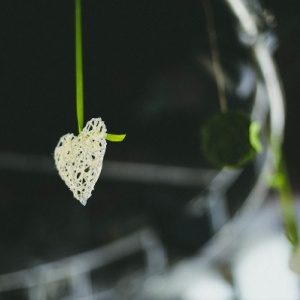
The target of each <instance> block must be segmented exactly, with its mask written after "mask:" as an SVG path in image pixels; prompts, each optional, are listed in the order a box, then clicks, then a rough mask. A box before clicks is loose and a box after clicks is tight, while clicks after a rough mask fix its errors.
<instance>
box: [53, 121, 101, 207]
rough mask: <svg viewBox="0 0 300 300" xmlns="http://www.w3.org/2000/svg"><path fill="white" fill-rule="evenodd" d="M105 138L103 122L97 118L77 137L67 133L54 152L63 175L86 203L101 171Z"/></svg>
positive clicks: (84, 203) (88, 123)
mask: <svg viewBox="0 0 300 300" xmlns="http://www.w3.org/2000/svg"><path fill="white" fill-rule="evenodd" d="M105 137H106V126H105V124H104V122H103V121H102V120H101V118H94V119H91V120H90V121H89V122H87V124H86V126H85V127H84V129H83V130H82V132H81V133H80V134H79V135H78V136H74V135H73V134H72V133H68V134H66V135H64V136H63V137H61V138H60V140H59V142H58V144H57V146H56V148H55V151H54V159H55V165H56V168H57V170H58V173H59V175H60V177H61V178H62V179H63V181H64V182H65V183H66V185H67V186H68V187H69V188H70V190H71V191H72V192H73V195H74V197H75V198H76V199H77V200H79V201H80V202H81V204H83V205H86V202H87V200H88V199H89V198H90V197H91V195H92V191H93V189H94V187H95V184H96V182H97V180H98V178H99V176H100V173H101V170H102V162H103V157H104V154H105V150H106V140H105Z"/></svg>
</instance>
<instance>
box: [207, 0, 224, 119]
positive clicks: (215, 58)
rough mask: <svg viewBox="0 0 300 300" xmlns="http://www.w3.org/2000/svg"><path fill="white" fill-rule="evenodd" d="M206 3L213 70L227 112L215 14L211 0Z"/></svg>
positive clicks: (222, 103) (221, 107) (221, 104)
mask: <svg viewBox="0 0 300 300" xmlns="http://www.w3.org/2000/svg"><path fill="white" fill-rule="evenodd" d="M203 4H204V12H205V17H206V24H207V30H208V38H209V43H210V49H211V57H212V64H213V70H214V74H215V78H216V83H217V88H218V94H219V101H220V109H221V111H222V112H224V113H225V112H227V110H228V108H227V99H226V95H225V81H224V74H223V70H222V66H221V62H220V55H219V51H218V41H217V32H216V28H215V22H214V15H213V10H212V6H211V3H210V0H203Z"/></svg>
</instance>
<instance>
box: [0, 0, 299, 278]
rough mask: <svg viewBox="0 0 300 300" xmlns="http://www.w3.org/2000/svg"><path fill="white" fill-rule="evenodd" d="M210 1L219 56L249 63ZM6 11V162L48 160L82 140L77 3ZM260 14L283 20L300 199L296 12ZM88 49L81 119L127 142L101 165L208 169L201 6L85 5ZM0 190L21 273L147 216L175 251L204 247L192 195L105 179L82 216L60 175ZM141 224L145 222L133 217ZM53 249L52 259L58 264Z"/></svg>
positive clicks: (10, 181) (113, 0) (2, 20)
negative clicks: (101, 124) (183, 215)
mask: <svg viewBox="0 0 300 300" xmlns="http://www.w3.org/2000/svg"><path fill="white" fill-rule="evenodd" d="M212 2H213V3H214V7H215V8H216V10H215V15H216V24H217V28H218V30H219V31H218V37H219V40H220V41H221V43H220V44H221V46H220V50H221V53H223V55H224V57H228V58H229V59H228V61H226V59H225V58H223V60H224V65H226V63H227V64H229V65H230V62H231V61H234V60H235V57H241V60H244V59H245V57H247V54H245V53H244V52H243V51H240V49H239V47H238V46H237V45H236V41H235V39H234V37H233V32H232V28H233V27H234V23H233V19H232V18H230V17H228V9H227V8H226V7H225V6H224V5H223V3H222V2H220V1H212ZM1 4H2V5H1V10H0V103H1V118H0V128H1V129H0V130H1V140H0V152H6V153H7V152H11V153H21V154H33V155H46V156H47V157H51V156H52V153H53V151H54V148H55V146H56V144H57V142H58V139H59V138H60V136H62V135H64V134H66V133H68V132H73V133H75V134H76V132H77V122H76V109H75V72H74V71H75V66H74V61H75V57H74V3H73V1H71V0H70V1H58V0H55V1H49V0H48V1H45V0H35V1H33V0H31V1H14V0H12V1H2V3H1ZM263 6H264V7H266V8H268V9H270V10H271V11H273V13H274V15H275V17H276V23H277V25H276V26H275V27H274V28H271V29H270V30H271V31H273V32H274V33H275V35H276V36H277V37H278V48H277V51H276V54H275V57H276V60H277V62H278V67H279V71H280V74H281V77H282V80H283V85H284V88H285V91H286V96H287V102H286V106H287V122H286V131H285V132H286V138H285V144H284V151H285V154H286V158H287V162H288V168H289V170H290V174H291V178H292V183H293V187H294V189H295V191H297V190H298V188H299V180H298V178H299V175H300V174H299V173H300V171H299V166H300V158H299V155H298V153H299V152H300V142H299V137H298V133H299V131H300V127H299V121H298V115H299V113H300V106H299V104H298V95H299V94H300V91H299V88H300V84H299V83H298V81H299V76H298V70H299V66H300V62H299V54H298V53H299V51H298V50H300V49H299V45H300V43H299V39H300V38H299V37H300V24H299V23H300V21H299V20H300V18H299V10H298V3H297V2H296V1H291V0H289V1H266V2H265V3H263ZM228 37H229V38H228ZM83 42H84V49H83V51H84V57H83V59H84V80H85V85H84V86H85V119H86V120H89V119H90V118H92V117H102V118H103V119H104V120H105V122H106V125H107V127H108V132H111V133H123V132H126V133H127V137H126V140H125V141H124V142H123V143H120V144H119V143H118V144H113V143H110V144H109V145H108V149H107V153H106V156H105V159H107V160H120V161H135V162H147V163H151V162H153V163H160V164H171V165H181V166H189V167H200V166H202V165H203V163H204V162H203V161H201V159H200V158H199V160H198V159H197V157H198V155H200V154H199V141H198V140H197V139H195V138H194V137H195V136H198V131H199V128H200V125H201V124H202V122H203V120H204V119H205V117H207V116H208V115H210V113H211V112H213V111H215V110H216V106H217V102H214V101H215V100H214V99H216V98H217V95H216V90H215V88H214V83H213V81H212V80H206V79H205V78H206V76H207V74H206V73H205V72H202V71H198V70H197V68H196V67H195V65H196V62H195V61H196V57H197V55H199V54H202V55H208V54H209V47H208V41H207V32H206V27H205V21H204V16H203V9H202V3H201V1H196V0H166V1H161V0H151V1H150V0H140V1H123V0H106V1H99V0H83ZM239 51H240V52H239ZM235 75H236V74H234V71H233V78H235ZM160 82H162V85H160V84H159V83H160ZM199 99H201V101H199ZM203 99H204V100H203ZM248 100H249V99H248ZM187 120H188V122H187ZM187 133H189V134H187ZM0 180H1V182H0V190H1V192H0V193H1V195H0V196H1V198H0V201H1V218H0V230H1V232H2V233H1V237H2V249H1V251H2V255H4V254H7V253H10V254H11V253H15V256H14V255H10V257H11V259H12V260H14V261H13V262H11V265H13V264H14V268H18V267H17V265H18V259H17V258H16V257H19V256H18V255H19V254H18V252H21V251H22V253H23V257H25V255H24V253H26V255H28V256H32V257H33V258H34V257H35V256H38V257H39V258H41V259H45V260H47V259H53V258H55V257H58V256H60V255H61V253H64V254H66V253H68V254H71V253H75V252H77V251H81V250H86V249H88V248H90V247H96V246H98V245H99V244H101V243H105V242H107V241H108V240H112V239H113V238H115V237H118V236H119V235H122V230H124V227H126V226H127V228H128V231H130V230H131V229H133V228H136V227H138V226H140V225H141V224H145V223H147V224H148V222H149V218H150V217H151V218H154V219H155V222H154V223H155V224H156V225H157V224H158V226H161V227H162V228H164V230H165V232H168V234H167V236H169V237H170V236H173V243H175V244H176V243H177V244H178V241H181V242H182V244H184V245H186V247H183V248H187V249H196V248H197V247H198V246H199V243H200V244H201V242H202V241H200V242H199V241H197V242H196V244H195V245H194V244H193V239H194V237H195V236H199V230H198V229H199V226H200V225H201V224H198V223H197V222H196V223H193V222H192V221H191V220H188V221H186V222H185V221H183V222H182V223H180V224H179V223H178V222H177V220H178V213H179V212H180V209H181V205H182V204H181V201H180V199H179V198H180V197H182V198H184V199H190V198H191V197H192V196H193V195H195V194H196V191H194V190H180V191H178V190H168V189H161V188H154V189H151V191H149V190H146V189H143V187H142V186H139V187H136V186H130V187H129V190H130V191H131V194H130V193H129V192H130V191H128V193H121V192H120V191H125V189H126V188H127V189H128V186H126V185H124V186H122V185H121V184H119V185H118V188H116V186H115V184H114V183H110V182H105V181H104V183H103V184H102V185H101V188H100V185H97V187H98V190H97V189H96V190H95V194H94V199H98V200H99V201H98V202H96V200H95V201H93V200H90V201H92V202H91V204H90V205H88V206H87V208H84V209H85V210H83V207H81V206H80V205H79V204H78V203H76V202H74V201H75V200H73V199H72V196H71V194H70V192H69V191H68V190H67V188H66V187H65V186H64V183H63V182H62V181H61V180H60V178H59V177H58V176H53V175H51V176H39V175H38V174H26V173H22V172H20V173H17V172H12V171H7V170H1V172H0ZM133 190H134V192H133ZM140 199H143V204H141V202H140ZM153 199H155V201H153ZM100 200H101V201H100ZM77 204H78V205H77ZM75 205H76V206H75ZM145 211H146V212H147V213H146V217H145ZM149 212H150V213H149ZM137 215H138V216H142V217H140V218H133V217H132V216H137ZM160 215H162V216H160ZM131 217H132V218H131ZM128 220H130V221H128ZM54 221H55V222H54ZM51 222H54V223H53V224H52V223H51ZM126 222H127V223H126ZM71 223H72V224H73V223H74V224H75V223H76V224H81V225H82V226H81V225H80V226H78V227H76V228H75V229H74V228H73V231H74V232H75V231H76V235H75V233H74V235H72V234H70V233H69V231H66V232H68V233H66V234H65V235H64V234H63V232H64V231H63V230H62V228H63V229H66V228H67V227H68V224H71ZM150 223H151V221H150ZM49 224H51V226H50V225H49ZM124 224H126V226H125V225H124ZM194 225H197V226H198V229H197V227H195V226H194ZM49 226H50V227H51V228H50V229H49ZM37 228H38V230H37ZM178 228H180V230H178ZM182 228H186V230H182ZM191 228H194V229H195V232H193V230H191ZM200 228H201V226H200ZM33 232H35V233H34V234H33ZM49 232H50V234H49ZM95 232H97V233H96V234H95ZM176 234H177V236H176ZM206 234H207V233H205V232H203V235H202V237H203V239H204V240H205V239H206V236H205V235H206ZM200 236H201V234H200ZM74 241H76V242H74ZM31 244H32V245H33V246H32V245H31ZM15 245H18V246H17V249H18V250H16V246H15ZM47 247H48V248H51V247H52V248H51V249H54V251H52V252H51V255H50V254H49V253H48V252H49V251H47ZM12 249H14V250H12ZM57 249H59V251H58V252H57V253H56V252H55V250H57ZM11 251H15V252H11ZM21 260H22V259H20V261H21ZM21 263H22V262H21ZM8 265H9V264H8ZM11 265H10V266H7V269H9V268H11ZM22 266H24V264H23V265H22ZM5 270H6V269H5V268H2V271H3V272H4V271H5Z"/></svg>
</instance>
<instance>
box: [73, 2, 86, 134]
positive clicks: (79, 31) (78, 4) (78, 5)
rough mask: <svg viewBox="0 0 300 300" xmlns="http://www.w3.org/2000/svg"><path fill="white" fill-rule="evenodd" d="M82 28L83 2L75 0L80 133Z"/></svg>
mask: <svg viewBox="0 0 300 300" xmlns="http://www.w3.org/2000/svg"><path fill="white" fill-rule="evenodd" d="M81 28H82V26H81V0H75V59H76V110H77V122H78V131H79V133H80V132H81V131H82V129H83V122H84V101H83V71H82V29H81Z"/></svg>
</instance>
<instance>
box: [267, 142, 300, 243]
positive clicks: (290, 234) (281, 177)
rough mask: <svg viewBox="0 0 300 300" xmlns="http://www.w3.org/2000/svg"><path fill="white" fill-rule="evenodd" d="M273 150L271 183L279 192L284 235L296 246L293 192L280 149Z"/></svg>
mask: <svg viewBox="0 0 300 300" xmlns="http://www.w3.org/2000/svg"><path fill="white" fill-rule="evenodd" d="M276 148H277V147H276ZM274 152H275V153H274V154H275V159H276V165H277V166H276V168H277V170H276V174H275V178H274V181H273V184H274V187H275V188H276V189H277V191H278V193H279V198H280V203H281V209H282V214H283V219H284V222H285V230H286V236H287V238H288V240H289V241H290V243H291V244H292V246H293V247H294V248H296V247H297V246H298V245H299V232H298V222H297V215H296V210H295V204H294V199H293V193H292V189H291V186H290V182H289V176H288V172H287V169H286V164H285V161H284V158H283V155H282V151H281V149H280V148H279V147H278V148H277V149H275V150H274Z"/></svg>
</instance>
